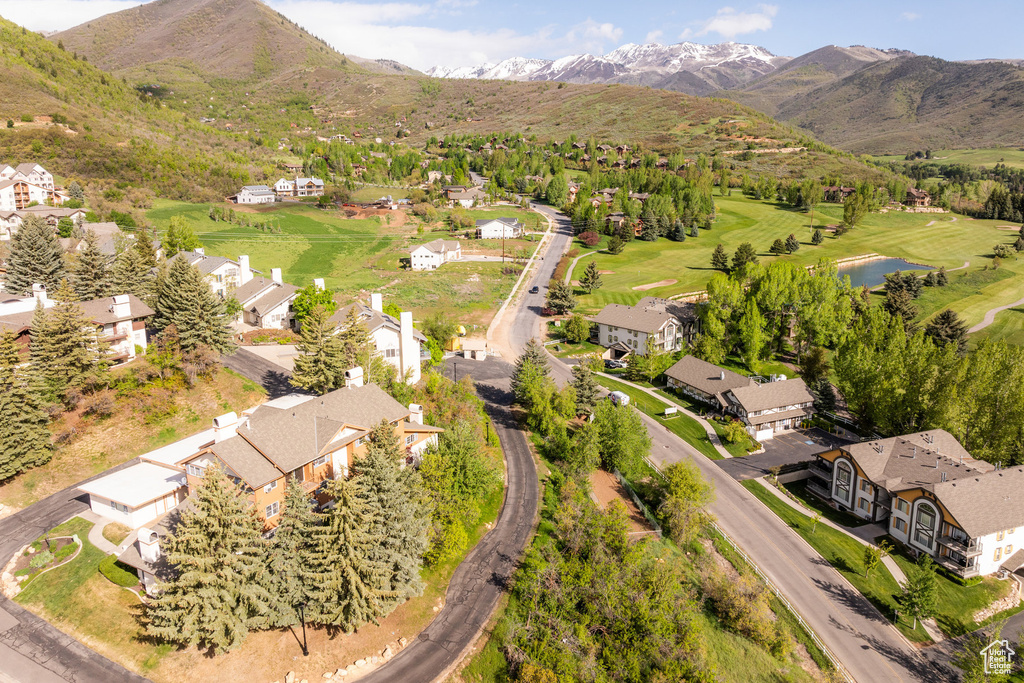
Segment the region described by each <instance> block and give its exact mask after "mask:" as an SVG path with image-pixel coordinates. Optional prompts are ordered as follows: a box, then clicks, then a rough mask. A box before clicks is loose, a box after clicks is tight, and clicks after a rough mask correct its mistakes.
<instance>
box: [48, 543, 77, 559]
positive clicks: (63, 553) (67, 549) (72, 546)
mask: <svg viewBox="0 0 1024 683" xmlns="http://www.w3.org/2000/svg"><path fill="white" fill-rule="evenodd" d="M76 550H78V544H77V543H68V544H67V545H66V546H64V547H63V548H61V549H60V550H58V551H57V552H55V553H54V554H53V558H54V559H55V560H57V561H58V562H63V561H64V560H65V559H67V558H68V557H71V556H72V555H74V554H75V551H76Z"/></svg>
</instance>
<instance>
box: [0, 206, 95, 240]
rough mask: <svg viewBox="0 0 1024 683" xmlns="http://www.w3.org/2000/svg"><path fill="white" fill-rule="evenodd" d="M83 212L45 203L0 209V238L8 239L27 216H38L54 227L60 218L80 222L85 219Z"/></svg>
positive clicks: (83, 210) (82, 210)
mask: <svg viewBox="0 0 1024 683" xmlns="http://www.w3.org/2000/svg"><path fill="white" fill-rule="evenodd" d="M85 213H86V212H85V209H65V208H63V207H59V206H47V205H46V204H39V205H36V206H27V207H25V208H24V209H21V210H20V211H13V210H12V211H0V240H8V239H10V238H11V237H12V236H13V235H14V233H15V232H17V231H18V230H19V229H20V228H21V226H22V224H23V223H24V222H25V219H26V218H28V217H29V216H38V217H39V218H42V219H43V220H45V221H46V223H47V224H48V225H51V226H53V227H54V228H56V227H57V223H59V222H60V219H62V218H69V219H71V221H72V222H74V223H81V222H82V221H84V220H85Z"/></svg>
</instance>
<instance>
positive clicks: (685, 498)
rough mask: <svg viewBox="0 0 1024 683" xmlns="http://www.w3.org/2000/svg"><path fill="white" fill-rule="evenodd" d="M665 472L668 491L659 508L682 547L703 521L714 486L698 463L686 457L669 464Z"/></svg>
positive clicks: (702, 524) (671, 532) (669, 529)
mask: <svg viewBox="0 0 1024 683" xmlns="http://www.w3.org/2000/svg"><path fill="white" fill-rule="evenodd" d="M664 474H665V480H666V482H667V485H666V489H667V494H666V496H665V499H664V500H663V501H662V503H661V508H660V510H661V513H662V514H663V515H665V520H666V521H667V522H668V531H669V536H671V537H672V540H673V541H675V542H676V544H677V545H679V546H681V547H685V546H687V545H689V544H690V543H692V542H693V541H695V540H696V539H697V537H698V536H699V535H700V533H701V531H702V530H703V528H704V526H705V525H706V523H707V521H708V518H709V515H708V513H707V506H708V505H710V504H711V502H712V501H713V500H714V497H715V496H714V491H715V490H714V487H712V485H711V484H709V483H708V482H707V481H706V480H705V479H704V477H703V476H701V473H700V470H699V469H697V466H696V465H694V464H693V463H691V462H688V461H681V462H677V463H673V464H672V465H669V466H668V467H666V468H665V472H664Z"/></svg>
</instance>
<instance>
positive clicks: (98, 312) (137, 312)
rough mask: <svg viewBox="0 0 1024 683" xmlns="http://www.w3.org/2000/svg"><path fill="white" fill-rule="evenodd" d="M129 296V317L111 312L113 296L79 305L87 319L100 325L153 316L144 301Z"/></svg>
mask: <svg viewBox="0 0 1024 683" xmlns="http://www.w3.org/2000/svg"><path fill="white" fill-rule="evenodd" d="M127 296H128V304H129V310H128V315H125V316H116V315H114V313H113V311H112V310H111V308H113V306H114V297H112V296H105V297H103V298H102V299H93V300H92V301H83V302H82V303H80V304H78V306H79V307H80V308H81V309H82V312H83V313H84V314H85V317H87V318H88V319H89V320H91V321H92V322H94V323H96V324H99V325H103V324H106V323H116V322H120V321H122V320H134V319H136V318H145V317H148V316H151V315H153V313H154V311H153V309H152V308H150V307H149V306H147V305H146V303H145V302H144V301H142V299H140V298H139V297H137V296H135V295H134V294H128V295H127Z"/></svg>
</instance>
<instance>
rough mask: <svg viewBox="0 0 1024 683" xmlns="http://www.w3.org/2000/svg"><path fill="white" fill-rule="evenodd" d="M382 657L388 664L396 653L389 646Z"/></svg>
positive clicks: (381, 654)
mask: <svg viewBox="0 0 1024 683" xmlns="http://www.w3.org/2000/svg"><path fill="white" fill-rule="evenodd" d="M380 656H381V657H383V658H384V661H385V662H386V661H388V660H390V659H391V658H392V657H394V656H395V653H394V652H393V651H392V650H391V646H390V645H388V646H387V647H386V648H384V651H383V652H381V653H380Z"/></svg>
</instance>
